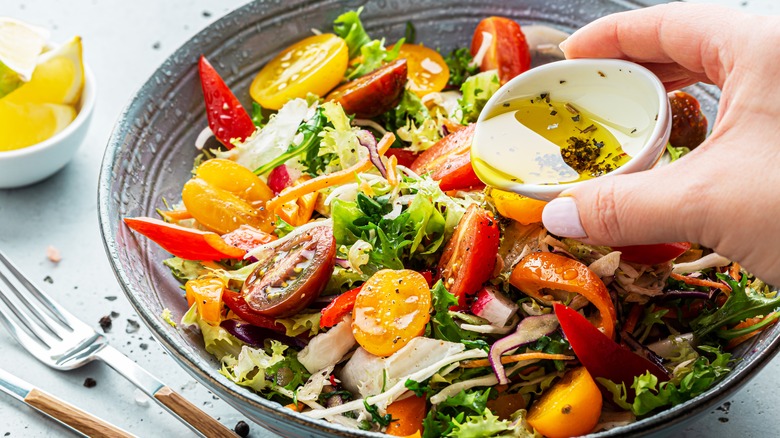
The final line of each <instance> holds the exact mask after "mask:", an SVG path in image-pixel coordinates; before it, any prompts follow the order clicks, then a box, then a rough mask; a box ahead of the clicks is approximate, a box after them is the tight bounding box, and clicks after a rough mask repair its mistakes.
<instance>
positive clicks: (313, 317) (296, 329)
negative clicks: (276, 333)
mask: <svg viewBox="0 0 780 438" xmlns="http://www.w3.org/2000/svg"><path fill="white" fill-rule="evenodd" d="M321 316H322V314H321V313H320V312H313V313H297V314H295V315H293V316H291V317H289V318H281V319H277V320H276V322H278V323H279V324H282V325H283V326H284V328H285V335H287V336H289V337H291V338H292V337H295V336H298V335H300V334H302V333H305V332H306V331H308V332H309V336H314V335H316V334H317V333H319V331H320V317H321Z"/></svg>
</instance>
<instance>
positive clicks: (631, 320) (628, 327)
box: [623, 304, 642, 334]
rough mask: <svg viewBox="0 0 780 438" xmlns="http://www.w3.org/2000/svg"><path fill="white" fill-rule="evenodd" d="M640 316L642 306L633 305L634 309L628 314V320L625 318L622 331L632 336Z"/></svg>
mask: <svg viewBox="0 0 780 438" xmlns="http://www.w3.org/2000/svg"><path fill="white" fill-rule="evenodd" d="M640 316H642V306H640V305H639V304H634V307H632V308H631V311H630V312H628V318H626V322H625V323H624V324H623V330H625V331H626V332H627V333H628V334H633V333H634V329H635V328H636V325H637V323H639V317H640Z"/></svg>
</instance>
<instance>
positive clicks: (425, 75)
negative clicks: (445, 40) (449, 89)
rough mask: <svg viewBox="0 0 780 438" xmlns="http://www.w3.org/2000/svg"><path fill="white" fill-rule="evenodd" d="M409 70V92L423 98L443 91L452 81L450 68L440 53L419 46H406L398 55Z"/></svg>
mask: <svg viewBox="0 0 780 438" xmlns="http://www.w3.org/2000/svg"><path fill="white" fill-rule="evenodd" d="M398 58H399V59H405V60H406V66H407V68H408V69H409V73H408V79H409V85H408V87H409V90H410V91H412V92H413V93H415V94H416V95H418V96H420V97H423V96H425V95H426V94H428V93H433V92H437V91H441V90H443V89H444V87H445V86H446V85H447V81H449V80H450V68H449V67H447V63H446V62H444V58H442V57H441V55H440V54H439V52H437V51H435V50H433V49H429V48H427V47H425V46H421V45H419V44H404V45H402V46H401V50H400V51H399V53H398Z"/></svg>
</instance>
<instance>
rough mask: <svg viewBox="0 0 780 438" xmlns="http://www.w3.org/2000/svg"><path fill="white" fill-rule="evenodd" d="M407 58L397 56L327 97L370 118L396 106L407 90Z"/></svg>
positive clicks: (359, 115) (350, 111)
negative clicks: (397, 57) (405, 86)
mask: <svg viewBox="0 0 780 438" xmlns="http://www.w3.org/2000/svg"><path fill="white" fill-rule="evenodd" d="M406 74H407V67H406V60H405V59H396V60H395V61H393V62H391V63H389V64H387V65H384V66H382V67H380V68H378V69H376V70H374V71H373V72H371V73H369V74H367V75H365V76H361V77H359V78H357V79H355V80H354V81H349V82H347V83H346V84H344V85H342V86H340V87H338V88H336V89H335V90H333V91H332V92H331V93H330V94H328V96H327V97H326V98H325V99H326V100H335V101H336V102H338V103H340V104H341V106H342V107H343V108H344V112H346V113H347V114H354V115H356V116H357V117H360V118H364V119H370V118H372V117H376V116H378V115H380V114H383V113H385V112H387V111H389V110H391V109H393V108H394V107H395V106H396V105H398V102H400V101H401V96H402V95H403V92H404V85H405V84H406Z"/></svg>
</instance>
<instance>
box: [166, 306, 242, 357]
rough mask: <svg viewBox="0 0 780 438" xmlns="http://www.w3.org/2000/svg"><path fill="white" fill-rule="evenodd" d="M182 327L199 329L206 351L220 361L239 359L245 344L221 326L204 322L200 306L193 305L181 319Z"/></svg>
mask: <svg viewBox="0 0 780 438" xmlns="http://www.w3.org/2000/svg"><path fill="white" fill-rule="evenodd" d="M181 325H182V326H183V327H184V328H188V327H198V328H199V329H200V333H201V335H202V336H203V343H204V344H205V347H206V351H208V352H209V353H211V354H213V355H214V356H215V357H216V358H217V359H219V360H220V361H222V360H223V358H225V357H228V356H232V357H234V358H235V357H237V356H238V354H239V353H240V352H241V348H242V347H243V346H244V343H243V342H241V341H239V340H238V339H237V338H236V337H235V336H233V335H231V334H230V333H228V331H227V330H225V329H224V328H222V327H220V326H218V325H217V326H214V325H211V324H209V323H207V322H206V321H204V320H203V319H202V318H201V317H200V314H198V306H197V304H195V303H193V304H192V306H191V307H190V310H188V311H187V313H185V314H184V316H182V317H181Z"/></svg>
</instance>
